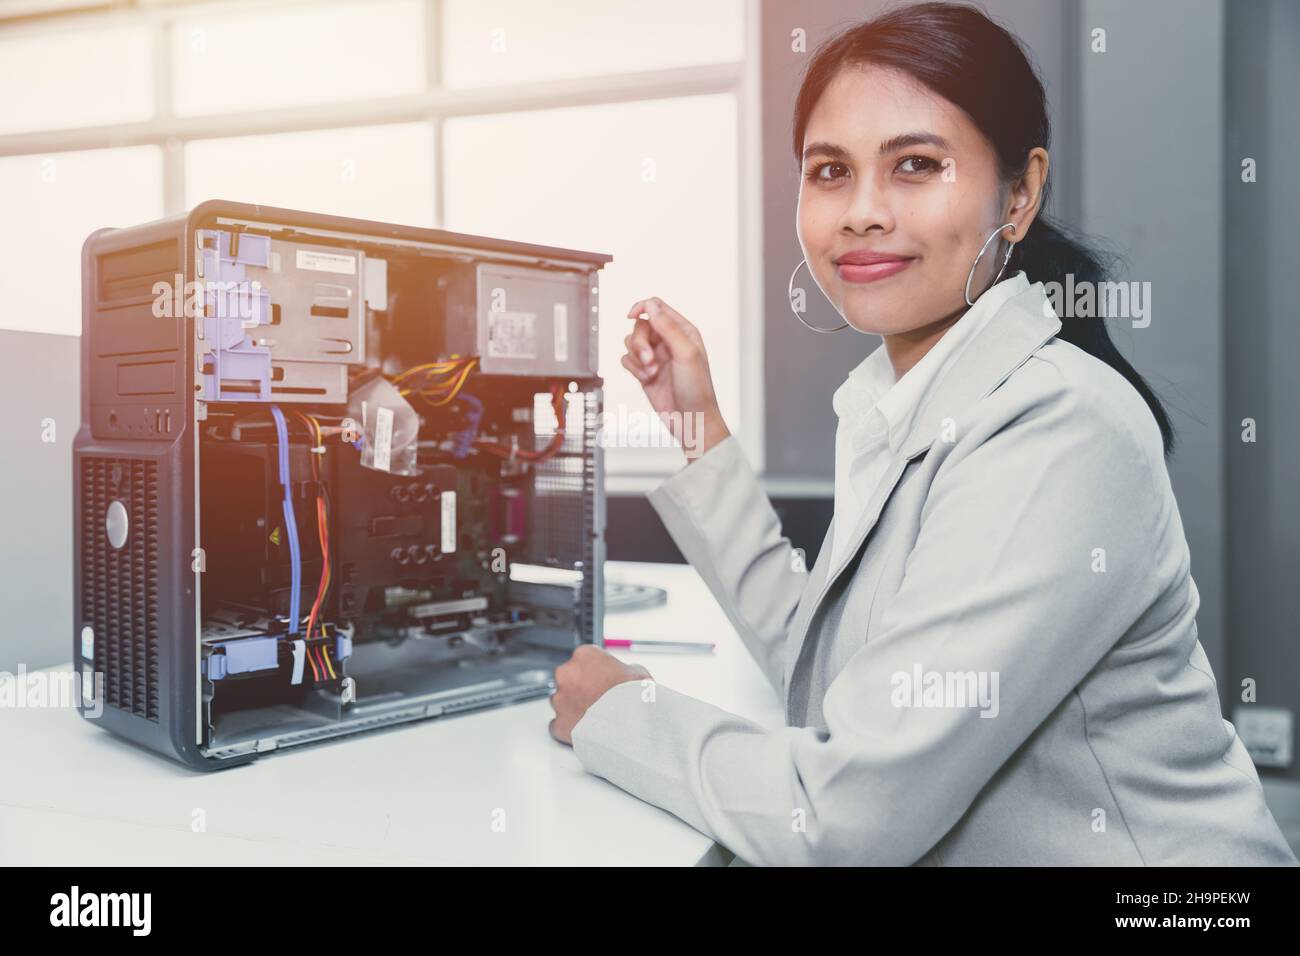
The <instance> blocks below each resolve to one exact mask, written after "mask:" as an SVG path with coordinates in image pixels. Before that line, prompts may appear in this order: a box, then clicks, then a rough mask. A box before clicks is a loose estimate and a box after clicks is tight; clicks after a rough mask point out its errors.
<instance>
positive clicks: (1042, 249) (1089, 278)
mask: <svg viewBox="0 0 1300 956" xmlns="http://www.w3.org/2000/svg"><path fill="white" fill-rule="evenodd" d="M1113 258H1114V257H1113V256H1112V257H1106V258H1105V261H1103V255H1102V253H1101V252H1099V251H1098V250H1097V249H1095V248H1093V247H1091V246H1089V245H1088V244H1086V243H1085V242H1084V241H1083V240H1081V239H1079V238H1076V237H1074V236H1071V235H1068V234H1067V233H1066V231H1065V230H1064V228H1062V227H1061V226H1058V225H1056V224H1054V223H1052V222H1051V221H1050V220H1048V219H1047V218H1046V217H1045V216H1043V215H1042V214H1040V215H1039V216H1038V217H1037V218H1036V219H1035V220H1034V221H1033V223H1032V224H1031V225H1030V227H1029V230H1028V231H1027V232H1026V233H1025V238H1024V239H1023V240H1022V241H1020V242H1017V243H1016V245H1015V248H1014V249H1013V251H1012V253H1011V260H1010V262H1009V263H1008V264H1007V271H1008V273H1009V274H1011V275H1014V274H1015V273H1016V272H1017V271H1019V270H1022V269H1023V270H1024V272H1025V275H1026V276H1027V277H1028V279H1029V281H1030V282H1031V283H1033V282H1043V283H1049V282H1056V283H1059V284H1061V285H1065V278H1066V276H1073V280H1074V285H1076V286H1078V285H1083V284H1085V283H1086V284H1090V285H1091V286H1092V287H1093V288H1100V287H1101V284H1102V283H1103V282H1105V281H1106V280H1107V277H1108V275H1109V270H1110V268H1111V263H1112V262H1113ZM1060 319H1061V331H1060V332H1058V333H1057V336H1056V337H1057V338H1059V339H1061V340H1062V341H1065V342H1069V343H1070V344H1071V345H1074V346H1077V347H1078V348H1081V349H1083V351H1085V352H1087V353H1088V354H1089V355H1091V356H1093V357H1094V358H1098V359H1101V360H1102V361H1103V362H1105V363H1106V364H1107V365H1109V366H1110V367H1111V368H1113V369H1114V370H1115V371H1117V372H1119V374H1120V375H1123V376H1124V378H1125V379H1127V380H1128V383H1129V384H1130V385H1132V386H1133V388H1135V389H1136V390H1137V393H1138V394H1139V395H1141V396H1142V399H1143V401H1145V402H1146V403H1147V407H1148V408H1150V409H1151V414H1152V415H1153V416H1154V417H1155V420H1156V425H1157V426H1159V428H1160V438H1161V441H1162V443H1163V444H1164V451H1165V455H1166V457H1167V456H1169V455H1171V454H1172V453H1173V450H1174V426H1173V423H1172V422H1171V421H1170V420H1169V413H1168V412H1167V411H1166V410H1165V406H1164V403H1163V402H1161V400H1160V398H1159V397H1158V396H1157V395H1156V393H1155V392H1154V391H1153V390H1152V388H1151V386H1150V385H1148V384H1147V382H1146V380H1145V379H1144V378H1143V377H1142V376H1141V375H1139V374H1138V371H1137V369H1135V368H1134V367H1133V366H1132V365H1131V364H1129V361H1128V360H1127V359H1126V358H1124V356H1123V355H1121V354H1120V352H1119V349H1117V348H1116V347H1115V343H1114V342H1113V341H1111V337H1110V333H1109V332H1108V331H1107V329H1106V320H1105V318H1104V317H1102V316H1073V315H1071V316H1060Z"/></svg>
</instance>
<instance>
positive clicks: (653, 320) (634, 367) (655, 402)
mask: <svg viewBox="0 0 1300 956" xmlns="http://www.w3.org/2000/svg"><path fill="white" fill-rule="evenodd" d="M642 315H646V316H649V318H648V319H644V318H642V317H641V316H642ZM627 317H628V318H629V319H632V320H634V321H635V323H636V325H635V327H634V328H633V329H632V334H631V335H629V336H627V337H626V338H625V339H624V340H623V344H624V345H626V346H627V354H626V355H624V356H623V367H624V368H626V369H627V370H628V371H629V372H631V373H632V374H633V375H635V376H636V377H637V380H638V381H640V382H641V388H642V389H643V390H644V391H645V394H646V398H648V399H649V400H650V407H651V408H653V409H654V410H655V411H656V412H657V413H658V414H659V417H660V418H661V419H662V420H663V422H664V424H665V425H667V426H668V428H669V429H670V430H671V431H672V433H673V437H675V438H676V439H677V440H678V441H679V442H680V443H681V445H682V448H683V449H684V450H685V451H686V457H687V459H688V460H689V459H691V458H694V457H698V456H699V455H702V454H704V452H706V451H708V450H709V449H710V448H712V447H713V446H714V445H716V444H717V443H718V442H720V441H722V440H723V439H724V438H726V437H727V436H728V435H730V434H731V432H730V431H729V430H728V428H727V424H726V422H724V421H723V420H722V413H721V412H720V411H719V410H718V398H717V394H716V393H715V392H714V389H713V378H712V376H711V375H710V374H709V358H708V355H707V353H706V352H705V348H704V339H703V338H702V337H701V335H700V332H699V329H697V328H696V327H695V326H693V325H692V324H691V323H690V322H688V321H686V319H685V318H684V317H683V316H682V315H681V313H679V312H678V311H677V310H676V309H673V308H672V307H671V306H669V305H667V304H666V303H665V302H664V301H663V300H662V299H659V298H657V297H654V298H649V299H642V300H641V301H640V302H637V303H636V304H635V305H633V306H632V308H631V309H629V310H628V313H627ZM688 418H689V419H690V421H689V423H688V422H687V419H688Z"/></svg>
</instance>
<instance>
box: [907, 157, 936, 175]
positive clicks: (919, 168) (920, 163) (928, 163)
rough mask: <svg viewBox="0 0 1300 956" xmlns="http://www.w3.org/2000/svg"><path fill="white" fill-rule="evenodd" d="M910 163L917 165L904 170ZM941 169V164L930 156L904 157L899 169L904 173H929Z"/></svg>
mask: <svg viewBox="0 0 1300 956" xmlns="http://www.w3.org/2000/svg"><path fill="white" fill-rule="evenodd" d="M908 163H915V164H916V165H915V166H914V167H913V168H911V169H903V167H904V166H905V165H906V164H908ZM938 168H939V163H938V162H936V161H935V160H933V159H931V158H930V157H929V156H904V157H903V158H902V160H900V161H899V163H898V169H899V170H900V171H901V172H904V173H928V172H932V171H934V170H936V169H938Z"/></svg>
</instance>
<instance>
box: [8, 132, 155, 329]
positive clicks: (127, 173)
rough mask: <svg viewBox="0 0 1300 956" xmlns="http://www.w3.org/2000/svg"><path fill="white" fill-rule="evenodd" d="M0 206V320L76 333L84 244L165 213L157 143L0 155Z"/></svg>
mask: <svg viewBox="0 0 1300 956" xmlns="http://www.w3.org/2000/svg"><path fill="white" fill-rule="evenodd" d="M0 209H3V210H4V219H5V223H6V228H5V229H2V230H0V262H3V263H4V265H3V268H0V297H2V298H0V301H3V305H2V306H0V327H3V328H7V329H15V330H19V331H24V332H53V333H57V334H60V335H80V334H81V246H82V243H83V242H85V239H86V237H87V236H89V235H90V234H91V233H92V232H94V231H95V230H96V229H102V228H103V227H105V226H133V225H135V224H136V223H140V222H148V221H149V220H151V219H158V218H159V217H161V216H162V214H163V203H162V150H160V149H159V148H158V147H157V146H132V147H128V148H125V149H88V150H79V151H77V152H72V153H54V154H50V155H44V156H39V155H33V156H7V157H4V158H0Z"/></svg>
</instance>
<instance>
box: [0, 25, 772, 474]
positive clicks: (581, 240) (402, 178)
mask: <svg viewBox="0 0 1300 956" xmlns="http://www.w3.org/2000/svg"><path fill="white" fill-rule="evenodd" d="M82 6H84V7H101V8H103V9H101V11H100V12H87V13H68V12H66V11H61V8H62V7H66V4H62V3H60V2H54V3H53V4H51V5H49V6H48V8H47V7H46V6H45V5H43V4H42V3H39V2H37V3H28V4H20V5H18V6H17V7H11V8H10V10H11V11H16V12H6V10H5V8H4V7H3V6H0V101H3V102H4V103H5V106H4V109H3V110H0V208H4V210H5V214H6V215H5V219H6V222H7V224H11V225H12V224H19V225H20V227H21V228H10V229H8V230H6V232H5V234H4V235H3V237H2V238H0V254H3V255H4V257H5V268H4V269H3V271H0V297H2V298H0V301H3V302H4V303H5V306H4V309H3V311H0V328H10V329H24V330H36V331H43V332H52V333H60V334H78V333H79V331H80V315H79V313H80V309H79V290H80V249H81V245H82V243H83V242H84V240H85V237H86V236H87V235H89V234H90V233H91V232H92V231H93V230H95V229H97V228H100V227H102V226H106V225H131V224H134V223H138V222H144V221H147V220H149V219H154V218H158V217H159V216H163V215H174V214H177V213H181V212H183V211H184V210H186V209H188V208H192V207H193V206H195V205H197V204H198V203H200V202H202V201H204V200H207V199H214V198H223V199H233V200H241V201H246V202H255V203H262V204H268V205H277V206H284V207H288V208H297V209H305V210H309V211H312V212H321V213H330V214H338V215H346V216H352V217H357V218H362V219H375V220H381V221H390V222H399V223H406V224H411V225H418V226H438V227H443V228H448V229H454V230H457V231H462V232H473V233H481V234H485V235H491V236H497V237H501V238H506V239H520V240H525V241H533V242H540V243H543V244H547V245H558V246H567V247H571V248H578V249H588V250H593V251H597V252H606V253H609V254H611V255H613V256H614V262H613V263H612V264H611V265H610V266H609V267H608V268H607V269H605V270H604V271H603V272H602V273H601V285H600V293H599V301H600V303H601V315H600V323H601V327H600V339H601V353H600V354H601V373H602V375H603V376H604V378H605V381H606V397H605V404H606V412H607V415H608V418H607V421H606V423H605V426H606V432H605V433H606V438H607V440H609V442H610V446H609V447H608V454H607V458H606V463H607V470H608V472H609V473H610V474H611V475H618V474H627V475H633V474H641V475H649V476H653V475H655V474H662V473H664V472H666V471H669V470H672V469H675V468H676V467H678V466H679V464H680V461H681V456H680V452H679V451H677V450H676V449H675V448H672V447H666V445H667V442H668V439H667V435H666V433H665V432H664V430H663V427H662V425H660V423H659V421H658V419H657V418H656V417H655V416H653V415H652V414H651V412H650V409H649V407H648V404H647V403H646V402H645V399H644V396H643V395H642V393H641V389H640V386H639V384H638V383H637V382H636V381H635V379H633V378H632V376H631V375H630V374H629V373H628V372H627V371H626V370H625V369H623V367H622V365H621V364H620V362H619V358H620V356H621V355H622V353H623V351H624V346H623V338H624V336H625V335H626V334H627V332H628V331H629V330H630V327H631V323H630V322H629V321H628V319H627V318H626V313H627V309H628V307H629V306H630V305H631V303H632V302H633V301H635V300H636V299H639V298H643V297H645V296H649V295H658V296H661V297H662V298H664V299H665V300H666V301H668V302H670V303H672V304H673V305H674V306H676V307H677V308H678V309H680V310H681V311H682V313H683V314H685V315H686V316H687V317H688V318H689V319H691V321H693V322H694V323H695V324H696V325H698V326H699V327H700V328H701V329H702V331H703V332H704V334H705V336H706V340H707V342H708V344H709V353H710V362H711V366H712V371H713V375H714V379H715V382H716V384H717V387H718V390H719V398H720V401H721V404H722V407H723V412H724V414H725V415H726V416H727V420H728V423H729V424H730V425H731V426H732V429H733V431H737V432H744V433H745V441H746V444H747V447H748V448H750V449H751V450H752V451H753V452H754V455H755V457H756V458H757V459H758V460H759V462H760V463H761V459H762V450H761V446H760V445H759V442H758V441H757V439H758V438H759V431H758V429H759V426H760V424H761V423H760V421H759V419H760V418H761V415H759V414H756V409H755V408H754V407H753V405H752V403H750V404H747V403H746V402H745V401H743V400H742V396H744V395H747V394H752V393H753V392H754V391H755V390H754V389H753V387H752V386H753V382H754V381H755V380H756V377H757V376H758V375H759V373H760V367H759V362H760V361H761V357H760V356H759V355H758V354H757V351H755V350H753V349H752V348H751V347H750V343H752V342H754V341H757V340H759V339H761V335H760V332H761V316H760V313H759V308H758V306H759V303H760V302H761V299H762V297H761V295H760V294H759V290H758V288H757V284H758V258H759V252H758V248H759V247H758V243H757V241H756V240H755V239H754V238H753V237H754V236H755V235H757V228H756V222H754V221H753V220H751V219H748V218H747V216H748V215H749V212H748V210H749V209H751V208H753V207H756V206H757V203H758V200H759V188H758V173H757V170H756V169H755V168H752V165H751V164H753V163H756V160H755V159H753V157H754V156H755V155H756V154H757V152H758V150H757V148H756V143H757V140H758V133H757V121H756V116H757V106H756V104H757V101H758V84H757V71H756V67H755V64H754V60H753V57H754V55H755V53H754V47H755V45H756V40H755V36H756V32H757V28H756V24H755V19H756V17H757V12H758V4H757V0H709V2H708V3H699V2H698V0H659V2H657V3H655V4H646V3H644V2H641V0H551V2H548V3H545V4H540V3H533V2H529V0H259V2H253V0H222V2H220V3H208V2H198V0H194V2H187V0H165V2H164V0H152V2H150V3H147V4H137V5H118V4H97V3H93V2H87V3H85V4H82ZM46 9H48V10H49V11H50V13H51V15H50V16H42V12H43V11H44V10H46ZM55 13H57V15H53V14H55ZM747 144H748V145H747ZM50 177H53V178H50ZM742 316H743V317H744V318H743V321H742ZM747 384H748V385H749V387H748V388H746V385H747ZM629 416H632V417H635V416H640V418H639V421H640V422H641V423H643V425H644V423H648V425H649V428H650V433H649V434H647V433H646V431H645V428H644V427H643V426H637V427H638V429H639V431H638V436H633V435H632V434H631V433H630V432H628V431H626V430H625V429H624V425H625V424H626V422H627V421H628V420H629ZM634 437H640V438H641V439H642V441H641V444H647V443H648V444H649V445H651V446H652V447H648V448H646V447H628V446H629V445H630V444H632V443H633V439H634Z"/></svg>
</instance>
